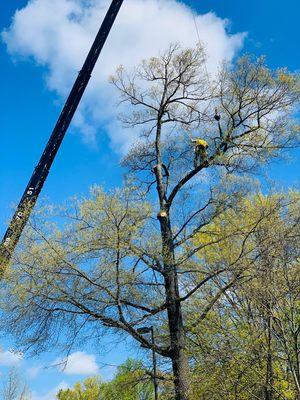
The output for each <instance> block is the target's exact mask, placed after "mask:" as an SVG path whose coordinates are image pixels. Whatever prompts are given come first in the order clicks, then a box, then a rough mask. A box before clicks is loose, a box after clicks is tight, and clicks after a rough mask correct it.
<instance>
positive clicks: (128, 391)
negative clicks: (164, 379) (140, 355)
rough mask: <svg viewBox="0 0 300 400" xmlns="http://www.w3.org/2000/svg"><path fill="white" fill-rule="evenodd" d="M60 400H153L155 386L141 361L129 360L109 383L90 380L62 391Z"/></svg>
mask: <svg viewBox="0 0 300 400" xmlns="http://www.w3.org/2000/svg"><path fill="white" fill-rule="evenodd" d="M57 399H58V400H115V399H118V400H152V399H153V385H152V382H151V379H150V378H149V375H147V374H146V372H145V370H144V369H143V367H142V364H141V363H140V362H139V361H135V360H131V359H129V360H127V361H126V362H125V363H124V364H122V365H120V366H119V367H118V369H117V373H116V375H115V377H114V378H113V379H112V380H111V381H109V382H101V381H100V380H99V379H98V378H96V377H94V378H88V379H86V380H85V381H84V382H83V383H81V382H78V383H76V384H75V385H74V388H73V389H66V390H60V391H59V393H58V395H57Z"/></svg>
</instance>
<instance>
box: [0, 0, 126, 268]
mask: <svg viewBox="0 0 300 400" xmlns="http://www.w3.org/2000/svg"><path fill="white" fill-rule="evenodd" d="M123 1H124V0H112V3H111V5H110V7H109V10H108V11H107V14H106V16H105V18H104V20H103V22H102V25H101V27H100V30H99V32H98V34H97V36H96V39H95V41H94V43H93V45H92V47H91V50H90V51H89V54H88V56H87V58H86V60H85V63H84V65H83V67H82V69H81V71H80V72H79V74H78V77H77V79H76V81H75V83H74V86H73V88H72V90H71V93H70V95H69V97H68V99H67V101H66V103H65V105H64V107H63V109H62V111H61V114H60V116H59V118H58V121H57V123H56V125H55V127H54V130H53V132H52V134H51V136H50V139H49V141H48V143H47V145H46V148H45V150H44V152H43V154H42V156H41V158H40V161H39V163H38V165H37V166H36V168H35V169H34V172H33V174H32V176H31V178H30V180H29V183H28V185H27V187H26V189H25V192H24V194H23V196H22V198H21V200H20V203H19V205H18V207H17V209H16V212H15V214H14V215H13V217H12V220H11V222H10V224H9V227H8V229H7V231H6V233H5V235H4V237H3V240H2V243H1V245H0V275H2V274H3V272H4V270H5V267H6V265H7V263H8V262H9V260H10V258H11V256H12V254H13V252H14V249H15V247H16V245H17V244H18V241H19V239H20V236H21V234H22V231H23V229H24V227H25V225H26V223H27V221H28V219H29V216H30V214H31V211H32V209H33V208H34V206H35V203H36V201H37V199H38V196H39V194H40V192H41V190H42V188H43V185H44V183H45V181H46V179H47V176H48V174H49V171H50V168H51V165H52V163H53V161H54V159H55V156H56V154H57V152H58V150H59V147H60V145H61V143H62V141H63V139H64V136H65V134H66V132H67V130H68V128H69V125H70V123H71V121H72V118H73V116H74V114H75V112H76V110H77V107H78V105H79V103H80V100H81V98H82V96H83V93H84V91H85V89H86V87H87V85H88V82H89V80H90V78H91V74H92V71H93V69H94V67H95V65H96V62H97V60H98V58H99V55H100V53H101V50H102V48H103V46H104V44H105V42H106V39H107V37H108V35H109V32H110V30H111V28H112V26H113V24H114V21H115V19H116V17H117V15H118V13H119V10H120V8H121V6H122V3H123Z"/></svg>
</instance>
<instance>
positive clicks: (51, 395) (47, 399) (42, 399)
mask: <svg viewBox="0 0 300 400" xmlns="http://www.w3.org/2000/svg"><path fill="white" fill-rule="evenodd" d="M69 387H70V385H68V383H67V382H64V381H63V382H61V383H60V384H59V385H57V386H56V387H55V388H53V389H51V390H50V391H49V392H48V393H45V394H38V393H36V392H34V393H33V394H32V400H56V399H57V397H56V395H57V393H58V392H59V391H60V390H65V389H68V388H69Z"/></svg>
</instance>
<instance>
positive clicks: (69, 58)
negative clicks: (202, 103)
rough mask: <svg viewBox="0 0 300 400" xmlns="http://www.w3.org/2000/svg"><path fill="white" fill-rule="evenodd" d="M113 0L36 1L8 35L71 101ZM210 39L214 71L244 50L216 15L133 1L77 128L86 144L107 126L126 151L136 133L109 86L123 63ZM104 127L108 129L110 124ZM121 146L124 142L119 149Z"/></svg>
mask: <svg viewBox="0 0 300 400" xmlns="http://www.w3.org/2000/svg"><path fill="white" fill-rule="evenodd" d="M109 3H110V1H109V0H92V1H86V0H31V1H29V2H28V4H27V6H25V7H24V8H23V9H21V10H19V11H17V12H16V13H15V15H14V18H13V21H12V24H11V26H10V27H8V28H7V29H6V30H5V31H4V32H3V33H2V39H3V40H4V42H5V43H6V45H7V48H8V51H9V52H10V54H12V55H13V56H14V57H17V58H18V57H21V58H26V59H27V58H32V59H33V60H34V61H35V62H36V63H37V64H39V65H43V66H45V67H46V68H47V85H48V88H49V89H50V90H52V91H55V92H56V93H57V94H58V95H59V96H60V97H61V98H64V97H65V96H66V94H67V93H68V90H69V88H70V86H71V85H72V83H73V81H74V79H75V77H76V75H77V72H78V70H79V69H80V68H81V65H82V63H83V60H84V58H85V56H86V54H87V51H88V49H89V47H90V45H91V43H92V41H93V38H94V36H95V33H96V31H97V30H98V28H99V25H100V22H101V21H102V19H103V17H104V14H105V12H106V10H107V8H108V5H109ZM194 18H195V20H196V24H197V26H198V31H199V36H200V39H201V41H202V42H203V43H204V44H206V47H207V54H208V61H207V68H208V70H209V71H212V72H213V71H215V70H216V68H217V67H218V65H219V63H220V62H221V61H223V60H227V61H230V60H232V58H233V57H234V55H235V54H236V52H237V51H238V50H239V49H240V48H241V46H242V44H243V39H244V34H243V33H237V34H234V35H230V34H229V33H228V30H227V27H228V21H227V20H226V19H221V18H219V17H218V16H216V15H215V14H214V13H212V12H210V13H207V14H204V15H195V14H193V11H192V10H191V9H190V8H188V7H187V6H186V5H184V4H183V3H182V2H179V1H177V0H164V1H160V0H127V1H126V2H125V3H124V6H123V8H122V9H121V12H120V15H119V17H118V19H117V21H116V24H115V26H114V28H113V30H112V32H111V35H110V37H109V39H108V42H107V44H106V46H105V48H104V51H103V54H102V55H101V60H100V61H99V63H98V65H97V68H96V71H95V72H94V76H93V77H92V80H91V82H90V85H89V88H88V90H87V92H86V94H85V96H84V101H83V103H82V105H81V107H80V110H79V112H78V113H77V115H76V118H75V121H74V123H75V125H76V126H77V128H78V129H79V130H80V132H81V133H82V135H83V138H84V140H85V141H87V142H93V141H95V138H96V136H97V132H103V131H106V132H107V133H108V135H109V137H110V139H111V144H112V146H113V147H114V148H115V149H116V150H118V149H120V148H122V149H124V148H127V145H128V144H130V142H131V141H132V137H131V135H129V134H128V132H126V131H125V132H124V131H123V130H122V129H121V128H120V126H118V124H117V123H116V116H115V102H116V97H115V96H116V94H115V93H114V91H113V88H112V87H110V86H109V84H108V83H107V80H108V77H109V75H111V74H112V73H113V72H114V71H115V69H116V68H117V67H118V66H119V65H120V64H123V65H124V66H125V67H127V68H128V69H130V68H132V67H133V66H134V65H135V64H137V63H138V62H139V61H140V60H141V59H145V58H148V57H150V56H153V55H156V54H157V53H158V52H159V51H161V50H163V49H165V48H166V47H167V46H168V45H169V44H170V42H180V43H181V44H182V45H183V46H194V45H195V43H196V41H197V40H198V39H197V33H196V29H195V22H194ZM103 128H104V129H103ZM120 143H123V144H125V145H124V146H120Z"/></svg>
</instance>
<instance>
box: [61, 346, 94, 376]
mask: <svg viewBox="0 0 300 400" xmlns="http://www.w3.org/2000/svg"><path fill="white" fill-rule="evenodd" d="M55 364H61V366H59V369H60V370H61V371H62V372H63V373H64V374H66V375H96V374H98V373H99V366H98V364H97V362H96V357H95V356H94V355H93V354H87V353H85V352H83V351H77V352H75V353H72V354H71V355H70V356H69V357H68V359H67V360H56V362H55Z"/></svg>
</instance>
